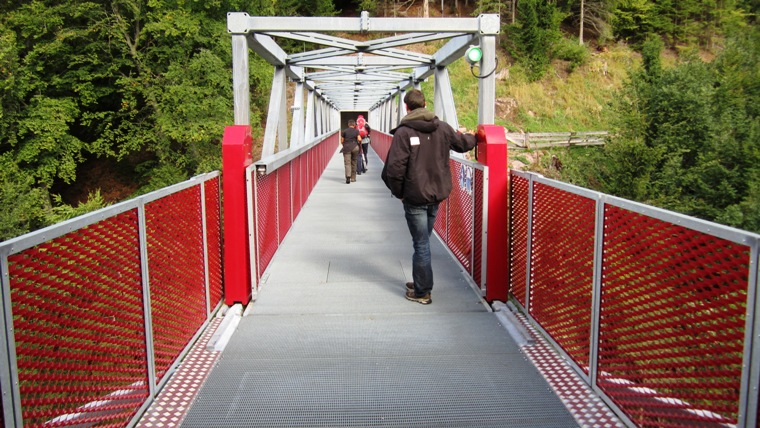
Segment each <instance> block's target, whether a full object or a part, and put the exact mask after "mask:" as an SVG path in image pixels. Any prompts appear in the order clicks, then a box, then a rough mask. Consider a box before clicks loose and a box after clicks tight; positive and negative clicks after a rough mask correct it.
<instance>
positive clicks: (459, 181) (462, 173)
mask: <svg viewBox="0 0 760 428" xmlns="http://www.w3.org/2000/svg"><path fill="white" fill-rule="evenodd" d="M449 166H450V168H451V182H452V183H453V186H452V187H453V189H452V190H451V194H450V195H449V198H448V199H447V202H448V211H449V217H448V223H449V224H448V235H447V236H446V244H447V245H448V247H449V249H450V250H451V252H452V253H453V254H454V256H455V257H456V258H457V260H459V263H460V264H461V265H462V266H463V267H464V269H465V270H466V271H467V272H468V273H469V274H472V251H473V235H474V221H473V220H474V219H473V217H474V214H475V209H474V208H473V201H474V197H473V190H474V182H473V174H474V172H473V168H472V167H470V166H467V165H464V164H463V163H461V162H457V161H455V160H450V161H449Z"/></svg>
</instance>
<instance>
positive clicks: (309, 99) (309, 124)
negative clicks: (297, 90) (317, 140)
mask: <svg viewBox="0 0 760 428" xmlns="http://www.w3.org/2000/svg"><path fill="white" fill-rule="evenodd" d="M314 96H315V93H314V90H313V89H309V92H308V94H307V95H306V128H305V130H304V142H309V141H311V140H313V139H314V137H315V136H316V133H315V130H314V127H315V125H316V122H315V119H316V113H315V112H314Z"/></svg>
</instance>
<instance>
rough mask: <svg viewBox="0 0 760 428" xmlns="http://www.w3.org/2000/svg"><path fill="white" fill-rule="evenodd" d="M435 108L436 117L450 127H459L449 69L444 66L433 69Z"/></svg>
mask: <svg viewBox="0 0 760 428" xmlns="http://www.w3.org/2000/svg"><path fill="white" fill-rule="evenodd" d="M439 104H440V109H439V107H438V105H439ZM435 110H436V115H437V116H438V118H440V119H441V120H443V121H444V122H446V123H448V124H449V125H451V127H452V128H454V129H459V119H458V118H457V109H456V105H455V104H454V92H453V91H452V90H451V80H450V79H449V69H448V68H446V67H437V68H436V69H435ZM439 111H440V112H439Z"/></svg>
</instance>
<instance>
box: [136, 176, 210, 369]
mask: <svg viewBox="0 0 760 428" xmlns="http://www.w3.org/2000/svg"><path fill="white" fill-rule="evenodd" d="M201 215H202V213H201V200H200V187H199V186H193V187H190V188H188V189H185V190H182V191H180V192H177V193H172V194H171V195H168V196H165V197H162V198H161V199H157V200H155V201H152V202H150V203H147V204H146V205H145V223H146V224H145V229H146V234H147V236H148V268H149V272H150V293H151V317H152V319H153V345H154V348H155V360H156V382H160V380H161V379H162V378H163V376H164V375H165V374H166V373H167V371H168V369H169V368H170V367H171V365H172V364H173V363H174V362H175V361H176V360H177V358H178V357H179V355H180V353H181V352H182V351H183V350H184V348H185V346H187V344H188V343H189V342H190V340H191V339H192V338H193V335H194V334H195V332H196V331H198V329H199V328H200V327H201V326H202V325H203V323H204V322H205V320H206V282H205V275H204V274H205V272H204V269H203V264H204V263H203V229H202V223H201Z"/></svg>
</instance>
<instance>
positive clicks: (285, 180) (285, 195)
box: [277, 159, 297, 244]
mask: <svg viewBox="0 0 760 428" xmlns="http://www.w3.org/2000/svg"><path fill="white" fill-rule="evenodd" d="M296 160H297V159H294V160H293V162H290V163H288V164H286V165H283V166H282V167H281V168H279V169H278V170H277V207H278V208H277V214H278V217H277V225H278V227H277V233H278V238H279V240H278V241H277V242H278V244H279V243H281V242H282V240H283V239H285V235H287V233H288V231H289V230H290V225H291V224H292V223H293V220H292V219H291V218H290V213H291V205H290V202H291V200H292V199H291V189H290V179H291V177H292V174H291V173H290V170H291V167H292V165H293V163H295V162H296Z"/></svg>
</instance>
